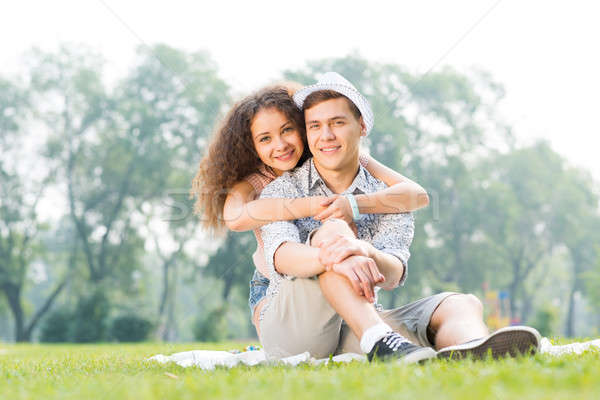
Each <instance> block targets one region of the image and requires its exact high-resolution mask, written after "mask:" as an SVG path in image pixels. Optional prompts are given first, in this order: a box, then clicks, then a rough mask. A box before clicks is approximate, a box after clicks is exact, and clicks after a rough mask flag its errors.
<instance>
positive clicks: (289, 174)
mask: <svg viewBox="0 0 600 400" xmlns="http://www.w3.org/2000/svg"><path fill="white" fill-rule="evenodd" d="M309 168H310V159H308V160H306V161H305V162H304V164H302V165H301V166H299V167H296V168H294V169H293V170H291V171H286V172H284V173H283V174H282V175H281V176H278V177H277V178H276V179H274V180H273V181H272V182H270V183H269V184H268V185H267V186H265V188H264V189H263V191H262V193H261V197H262V195H263V194H264V195H265V196H269V195H273V194H277V195H278V197H289V196H286V194H288V195H291V196H294V197H295V196H297V195H298V194H299V193H300V192H301V190H300V187H301V185H302V183H303V182H304V181H306V180H307V179H308V170H309Z"/></svg>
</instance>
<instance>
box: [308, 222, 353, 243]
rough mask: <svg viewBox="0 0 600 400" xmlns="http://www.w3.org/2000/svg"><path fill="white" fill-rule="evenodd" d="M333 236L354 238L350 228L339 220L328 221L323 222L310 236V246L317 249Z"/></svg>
mask: <svg viewBox="0 0 600 400" xmlns="http://www.w3.org/2000/svg"><path fill="white" fill-rule="evenodd" d="M335 235H342V236H348V237H355V236H354V232H353V231H352V228H350V226H349V225H348V224H347V223H346V222H345V221H343V220H341V219H329V220H327V221H325V222H323V225H322V226H321V227H320V228H319V229H318V230H317V231H316V232H315V233H314V234H313V235H312V238H311V240H310V245H311V246H313V247H319V245H320V244H321V243H322V242H323V241H324V240H327V239H330V238H332V237H334V236H335Z"/></svg>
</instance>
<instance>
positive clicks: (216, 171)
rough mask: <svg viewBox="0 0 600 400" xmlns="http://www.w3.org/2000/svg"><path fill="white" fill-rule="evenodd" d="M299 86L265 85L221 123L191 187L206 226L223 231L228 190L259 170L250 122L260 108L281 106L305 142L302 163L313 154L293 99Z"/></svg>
mask: <svg viewBox="0 0 600 400" xmlns="http://www.w3.org/2000/svg"><path fill="white" fill-rule="evenodd" d="M297 86H298V85H297V84H295V83H285V84H281V85H277V86H269V87H266V88H263V89H261V90H259V91H257V92H255V93H253V94H251V95H249V96H247V97H246V98H244V99H242V100H241V101H240V102H238V103H237V104H235V105H234V106H233V108H232V109H231V110H230V111H229V113H228V114H227V115H226V116H225V118H224V119H223V121H222V122H221V123H220V124H219V125H218V126H217V128H216V130H215V133H214V135H213V138H212V140H211V143H210V145H209V146H208V151H207V152H206V154H205V155H204V157H203V158H202V160H201V161H200V165H199V167H198V171H197V173H196V176H195V177H194V179H193V180H192V189H191V191H190V197H192V198H193V197H196V201H195V203H194V213H196V214H200V213H203V214H204V215H203V218H202V225H203V226H204V227H205V228H208V229H211V230H213V231H215V232H216V233H221V232H223V230H224V227H225V224H224V223H223V206H224V204H225V199H226V197H227V194H228V191H229V190H230V189H231V188H232V187H233V185H235V184H236V183H237V182H239V181H240V180H242V179H243V178H245V177H246V176H248V175H250V174H252V173H254V172H258V167H259V166H260V165H261V163H262V161H261V160H260V158H259V157H258V154H257V153H256V150H255V148H254V143H253V141H252V132H251V131H250V126H251V125H252V122H253V120H254V117H255V116H256V114H258V112H259V111H261V110H264V109H277V110H279V111H281V112H282V113H283V114H284V115H285V116H286V117H288V118H289V119H290V120H291V121H292V123H293V124H294V125H295V126H296V128H297V129H298V130H299V131H300V134H301V136H302V141H303V142H304V153H303V154H302V157H301V159H300V161H299V162H298V165H300V164H301V163H302V162H304V161H305V160H306V159H307V158H308V157H309V156H310V152H309V150H308V145H307V143H306V131H305V126H304V117H303V114H302V111H300V110H299V109H298V107H297V106H296V104H295V103H294V100H293V99H292V93H293V91H294V90H295V89H296V87H297ZM267 168H268V167H267Z"/></svg>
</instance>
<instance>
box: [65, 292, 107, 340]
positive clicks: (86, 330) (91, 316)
mask: <svg viewBox="0 0 600 400" xmlns="http://www.w3.org/2000/svg"><path fill="white" fill-rule="evenodd" d="M109 312H110V304H109V301H108V299H107V297H106V295H105V294H104V292H103V291H101V290H95V291H94V292H93V293H91V294H90V295H88V296H85V297H83V298H81V299H80V300H79V303H78V304H77V306H76V307H75V310H74V312H73V320H72V322H71V331H72V339H73V341H75V342H79V343H90V342H102V341H106V340H107V339H108V335H107V333H108V331H107V325H108V315H109Z"/></svg>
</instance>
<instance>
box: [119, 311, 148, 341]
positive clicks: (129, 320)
mask: <svg viewBox="0 0 600 400" xmlns="http://www.w3.org/2000/svg"><path fill="white" fill-rule="evenodd" d="M151 330H152V322H150V321H149V320H147V319H146V318H142V317H139V316H137V315H122V316H120V317H117V318H115V319H113V321H112V325H111V329H110V336H111V337H113V338H115V339H116V340H117V341H119V342H142V341H144V340H146V339H147V338H148V335H149V334H150V331H151Z"/></svg>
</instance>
